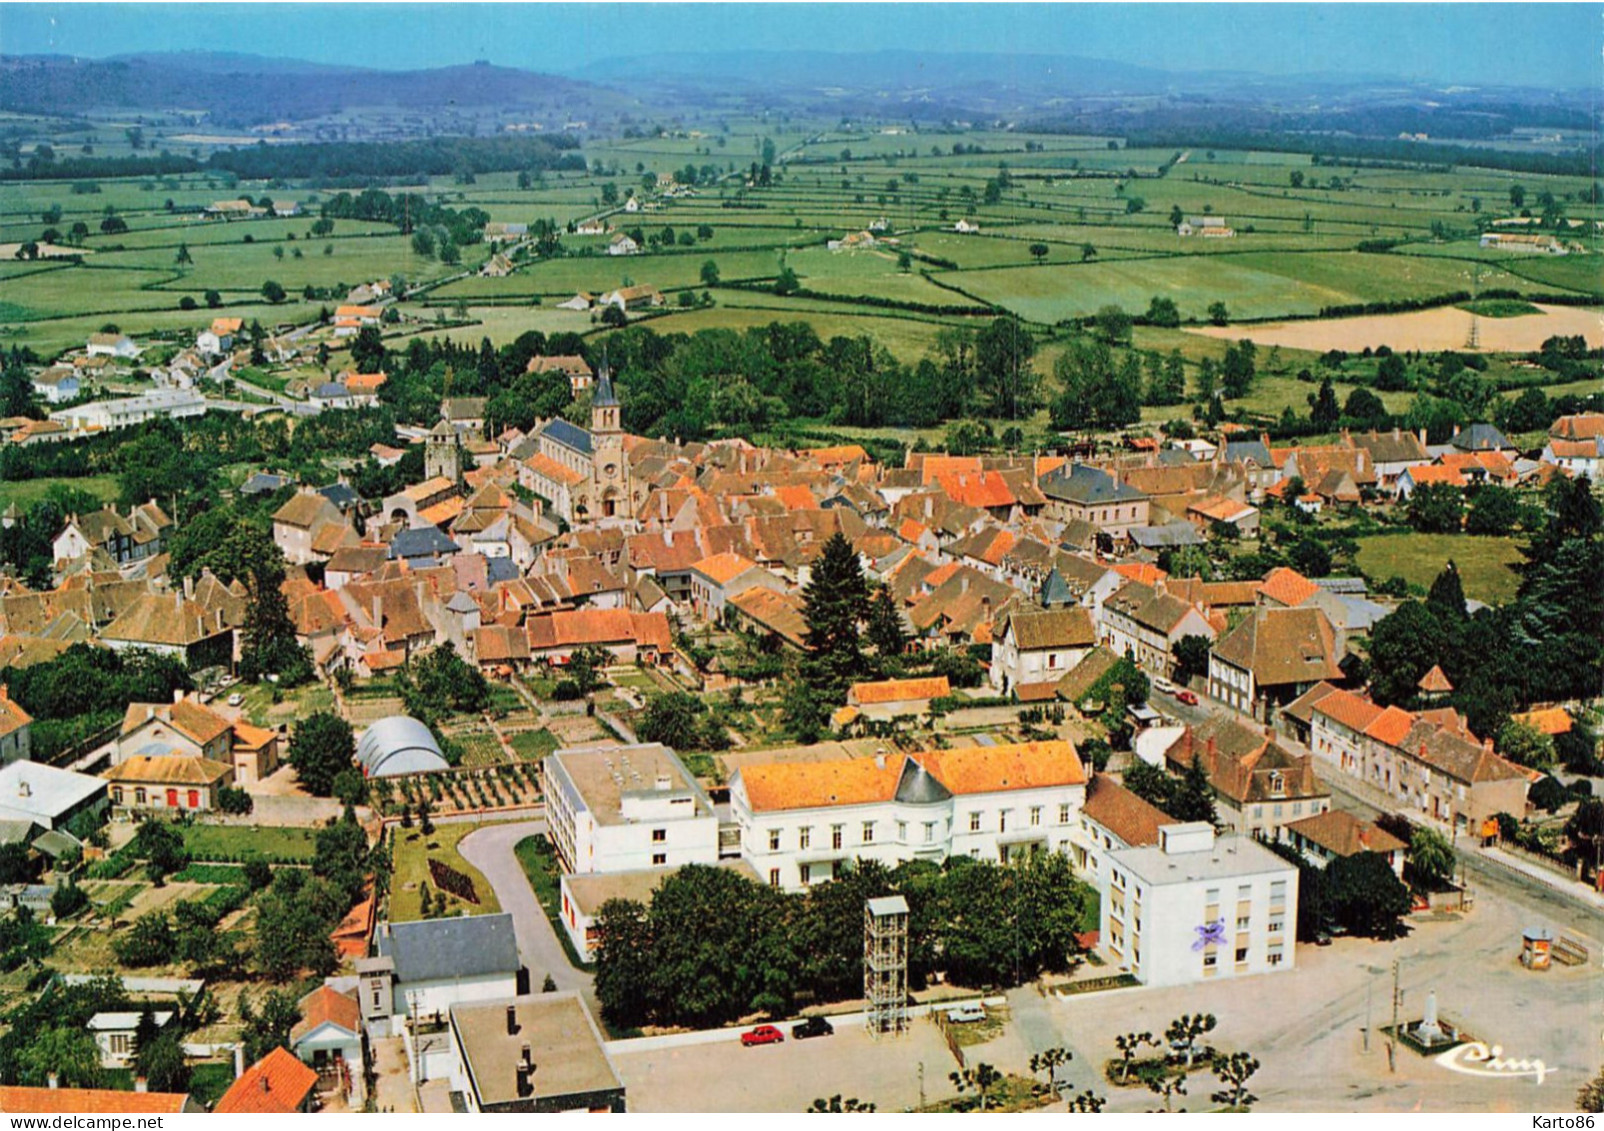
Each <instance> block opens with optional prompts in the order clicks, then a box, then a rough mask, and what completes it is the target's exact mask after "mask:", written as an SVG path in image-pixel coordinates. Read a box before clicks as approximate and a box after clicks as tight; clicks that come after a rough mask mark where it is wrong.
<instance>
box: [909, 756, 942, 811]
mask: <svg viewBox="0 0 1604 1131" xmlns="http://www.w3.org/2000/svg"><path fill="white" fill-rule="evenodd" d="M897 800H898V801H900V802H902V803H903V804H904V805H935V804H937V803H939V802H942V801H950V800H952V791H951V790H949V789H948V788H947V787H946V786H944V785H942V784H941V783H940V782H939V781H937V780H936V779H935V778H934V777H933V776H931V773H930V771H929V770H927V769H925V768H924V767H923V766H921V765H920V764H919V763H918V762H915V761H914V760H913V759H912V758H909V759H907V760H906V761H905V762H903V763H902V779H901V780H900V781H898V782H897Z"/></svg>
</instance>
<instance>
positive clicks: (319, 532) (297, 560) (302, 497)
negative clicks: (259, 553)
mask: <svg viewBox="0 0 1604 1131" xmlns="http://www.w3.org/2000/svg"><path fill="white" fill-rule="evenodd" d="M358 542H359V539H358V538H357V537H356V531H354V530H352V529H351V525H350V523H349V522H348V521H347V519H346V517H345V516H344V515H343V514H341V513H340V508H338V507H336V506H335V505H334V504H333V503H331V502H329V500H328V499H326V498H324V497H323V496H322V495H320V494H318V493H317V492H316V491H313V490H311V489H309V488H302V489H301V490H300V491H297V492H296V493H295V494H294V495H292V496H291V497H290V498H289V499H288V500H286V501H285V503H284V505H283V506H281V507H279V509H278V510H276V511H274V512H273V543H274V545H276V546H277V547H278V548H279V549H280V550H282V551H283V552H284V560H285V561H286V562H288V563H289V564H291V565H304V564H306V563H307V562H313V561H320V560H325V561H326V560H327V559H328V558H331V557H333V556H334V553H335V551H337V550H339V549H340V548H341V547H342V546H345V545H347V544H350V545H355V544H357V543H358Z"/></svg>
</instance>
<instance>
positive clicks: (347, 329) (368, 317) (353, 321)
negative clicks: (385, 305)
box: [334, 303, 384, 338]
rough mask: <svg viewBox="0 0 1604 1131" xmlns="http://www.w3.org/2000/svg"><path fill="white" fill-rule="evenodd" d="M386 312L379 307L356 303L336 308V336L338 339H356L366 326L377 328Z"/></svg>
mask: <svg viewBox="0 0 1604 1131" xmlns="http://www.w3.org/2000/svg"><path fill="white" fill-rule="evenodd" d="M383 314H384V311H383V310H382V309H380V308H379V307H377V306H363V305H358V304H355V303H348V304H346V305H343V306H340V307H337V308H335V311H334V336H335V337H336V338H354V337H355V336H356V335H357V334H358V333H360V332H361V330H362V327H364V326H377V325H378V324H379V319H380V318H381V317H382V316H383Z"/></svg>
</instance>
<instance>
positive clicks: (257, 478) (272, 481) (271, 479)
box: [239, 471, 289, 495]
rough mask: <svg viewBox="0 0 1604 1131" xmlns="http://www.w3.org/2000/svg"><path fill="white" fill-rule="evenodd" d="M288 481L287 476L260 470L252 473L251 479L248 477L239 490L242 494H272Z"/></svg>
mask: <svg viewBox="0 0 1604 1131" xmlns="http://www.w3.org/2000/svg"><path fill="white" fill-rule="evenodd" d="M288 482H289V479H288V478H286V477H285V476H282V475H272V474H269V473H268V472H265V471H258V472H257V473H256V474H255V475H252V476H251V477H250V478H249V479H247V480H246V481H245V484H244V486H242V487H241V488H240V489H239V490H240V494H242V495H271V494H272V493H273V492H274V491H277V490H278V489H279V488H280V487H282V486H284V484H286V483H288Z"/></svg>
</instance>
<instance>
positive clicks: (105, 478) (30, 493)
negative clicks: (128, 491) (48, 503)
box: [0, 475, 118, 510]
mask: <svg viewBox="0 0 1604 1131" xmlns="http://www.w3.org/2000/svg"><path fill="white" fill-rule="evenodd" d="M52 487H65V488H68V489H69V490H76V491H86V492H88V493H89V494H91V495H93V496H94V497H95V498H97V499H99V500H100V501H101V502H103V503H110V502H114V501H115V500H116V498H117V492H118V487H117V477H116V476H115V475H85V476H83V477H81V478H78V479H17V480H4V481H0V509H4V508H5V507H8V506H10V505H11V504H12V503H16V504H17V507H18V509H20V510H27V509H28V508H29V507H31V506H33V504H34V503H37V502H38V501H39V500H40V499H42V498H44V497H45V496H46V495H47V494H49V493H50V489H51V488H52Z"/></svg>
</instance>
